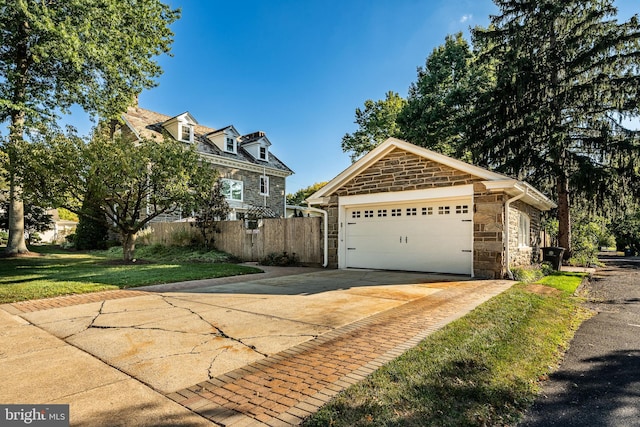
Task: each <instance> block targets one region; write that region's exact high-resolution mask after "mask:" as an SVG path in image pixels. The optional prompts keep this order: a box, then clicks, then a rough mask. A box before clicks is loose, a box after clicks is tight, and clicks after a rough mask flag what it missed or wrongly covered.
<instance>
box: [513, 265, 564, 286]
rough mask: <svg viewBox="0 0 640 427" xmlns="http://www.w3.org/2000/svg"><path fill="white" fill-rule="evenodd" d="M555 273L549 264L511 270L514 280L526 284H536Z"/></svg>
mask: <svg viewBox="0 0 640 427" xmlns="http://www.w3.org/2000/svg"><path fill="white" fill-rule="evenodd" d="M553 271H554V270H553V267H551V264H549V263H547V262H543V263H542V264H533V265H527V266H521V267H513V268H511V272H512V273H513V278H514V280H517V281H518V282H525V283H531V282H536V281H538V280H540V279H541V278H543V277H544V276H548V275H549V274H551V273H553Z"/></svg>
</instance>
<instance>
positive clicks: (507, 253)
mask: <svg viewBox="0 0 640 427" xmlns="http://www.w3.org/2000/svg"><path fill="white" fill-rule="evenodd" d="M514 188H518V190H520V191H522V193H520V194H518V195H515V196H513V197H512V198H510V199H509V200H507V201H506V202H505V203H504V219H505V230H504V240H505V243H504V257H505V260H506V267H507V276H508V277H509V279H511V280H513V279H514V278H513V272H512V271H511V267H510V264H511V250H510V248H509V230H510V229H511V227H510V224H509V221H510V215H509V208H510V207H511V203H513V202H515V201H516V200H520V199H522V198H523V197H525V196H526V195H527V194H528V193H529V187H527V186H525V187H524V190H521V189H520V188H519V187H518V186H514Z"/></svg>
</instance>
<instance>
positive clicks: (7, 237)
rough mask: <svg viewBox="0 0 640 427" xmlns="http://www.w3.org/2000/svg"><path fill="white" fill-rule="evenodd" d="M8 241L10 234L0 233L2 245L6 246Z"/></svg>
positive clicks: (0, 243) (6, 232)
mask: <svg viewBox="0 0 640 427" xmlns="http://www.w3.org/2000/svg"><path fill="white" fill-rule="evenodd" d="M8 241H9V232H8V231H0V245H6V244H7V242H8Z"/></svg>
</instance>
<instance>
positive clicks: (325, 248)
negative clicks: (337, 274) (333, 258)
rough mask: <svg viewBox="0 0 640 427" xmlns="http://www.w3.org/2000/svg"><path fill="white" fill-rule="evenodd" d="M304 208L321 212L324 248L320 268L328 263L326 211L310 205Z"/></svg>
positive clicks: (327, 221)
mask: <svg viewBox="0 0 640 427" xmlns="http://www.w3.org/2000/svg"><path fill="white" fill-rule="evenodd" d="M305 209H306V210H310V211H311V212H318V213H321V214H322V216H323V218H324V227H323V228H324V245H323V246H324V250H323V252H324V253H323V254H322V256H323V262H322V268H327V265H329V229H328V226H329V218H328V216H327V215H328V214H327V211H325V210H322V209H319V208H312V207H311V206H309V207H307V208H305Z"/></svg>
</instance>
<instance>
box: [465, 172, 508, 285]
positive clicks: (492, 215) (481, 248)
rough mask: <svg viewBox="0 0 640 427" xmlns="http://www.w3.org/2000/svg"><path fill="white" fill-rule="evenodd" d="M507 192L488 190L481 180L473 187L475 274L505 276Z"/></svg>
mask: <svg viewBox="0 0 640 427" xmlns="http://www.w3.org/2000/svg"><path fill="white" fill-rule="evenodd" d="M506 200H507V196H506V194H504V193H489V192H488V191H487V189H486V188H485V186H484V185H483V184H482V183H479V182H478V183H476V184H474V186H473V205H474V213H473V273H474V276H476V277H481V278H486V279H501V278H502V277H504V274H505V268H504V262H503V258H504V243H503V242H504V203H505V201H506Z"/></svg>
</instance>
